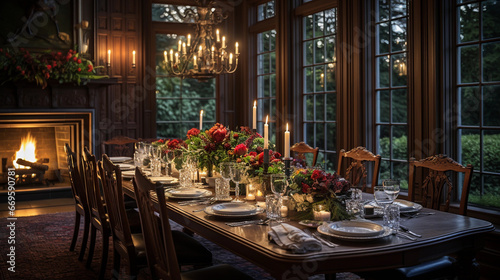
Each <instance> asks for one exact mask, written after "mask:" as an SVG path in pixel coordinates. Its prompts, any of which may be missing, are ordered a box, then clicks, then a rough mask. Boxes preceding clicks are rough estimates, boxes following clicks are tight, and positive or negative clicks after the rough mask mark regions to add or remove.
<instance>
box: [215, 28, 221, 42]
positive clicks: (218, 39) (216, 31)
mask: <svg viewBox="0 0 500 280" xmlns="http://www.w3.org/2000/svg"><path fill="white" fill-rule="evenodd" d="M215 33H216V34H217V42H220V37H219V29H217V30H215Z"/></svg>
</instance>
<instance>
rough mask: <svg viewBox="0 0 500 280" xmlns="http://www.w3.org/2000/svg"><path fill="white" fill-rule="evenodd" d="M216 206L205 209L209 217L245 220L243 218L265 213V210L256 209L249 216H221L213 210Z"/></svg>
mask: <svg viewBox="0 0 500 280" xmlns="http://www.w3.org/2000/svg"><path fill="white" fill-rule="evenodd" d="M214 206H216V205H212V206H207V207H205V213H206V214H208V215H212V216H218V217H226V218H243V217H251V216H255V215H257V214H260V213H263V212H264V208H260V207H259V208H256V209H255V211H254V212H251V213H247V214H219V213H215V212H214V210H213V209H212V208H213V207H214Z"/></svg>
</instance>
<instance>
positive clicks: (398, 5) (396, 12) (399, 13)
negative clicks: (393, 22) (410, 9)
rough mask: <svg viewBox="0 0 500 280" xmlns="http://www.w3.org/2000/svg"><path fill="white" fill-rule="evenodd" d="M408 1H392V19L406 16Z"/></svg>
mask: <svg viewBox="0 0 500 280" xmlns="http://www.w3.org/2000/svg"><path fill="white" fill-rule="evenodd" d="M406 13H407V11H406V0H391V18H396V17H403V16H406Z"/></svg>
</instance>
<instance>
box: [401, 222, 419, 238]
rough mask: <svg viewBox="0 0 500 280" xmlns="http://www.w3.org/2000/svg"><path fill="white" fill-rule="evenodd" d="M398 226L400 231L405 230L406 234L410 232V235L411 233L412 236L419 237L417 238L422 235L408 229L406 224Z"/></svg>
mask: <svg viewBox="0 0 500 280" xmlns="http://www.w3.org/2000/svg"><path fill="white" fill-rule="evenodd" d="M399 228H400V229H401V230H402V231H404V232H406V233H408V234H411V235H413V236H415V237H419V238H421V237H422V235H420V234H418V233H414V232H413V231H411V230H410V229H409V228H407V227H406V226H403V225H399Z"/></svg>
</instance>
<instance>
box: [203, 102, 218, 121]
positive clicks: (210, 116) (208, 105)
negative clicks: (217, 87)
mask: <svg viewBox="0 0 500 280" xmlns="http://www.w3.org/2000/svg"><path fill="white" fill-rule="evenodd" d="M203 104H204V105H203V124H209V123H215V121H216V111H215V110H214V109H215V107H216V102H215V99H209V100H203ZM209 127H211V125H210V126H209Z"/></svg>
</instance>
